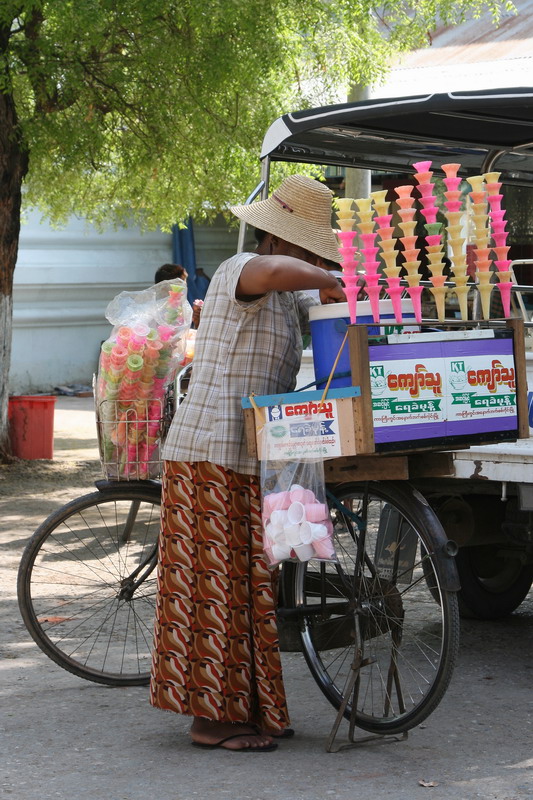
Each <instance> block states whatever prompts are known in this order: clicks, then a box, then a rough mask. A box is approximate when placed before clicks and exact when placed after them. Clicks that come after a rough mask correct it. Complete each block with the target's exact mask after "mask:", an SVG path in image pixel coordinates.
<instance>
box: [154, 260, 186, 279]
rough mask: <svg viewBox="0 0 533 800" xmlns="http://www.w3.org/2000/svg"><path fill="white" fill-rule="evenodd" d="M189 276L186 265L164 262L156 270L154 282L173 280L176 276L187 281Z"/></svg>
mask: <svg viewBox="0 0 533 800" xmlns="http://www.w3.org/2000/svg"><path fill="white" fill-rule="evenodd" d="M188 277H189V275H188V273H187V270H186V269H185V267H182V266H181V264H163V265H162V266H161V267H159V268H158V269H157V270H156V272H155V276H154V283H161V281H172V280H174V278H179V279H180V280H182V281H186V280H187V278H188Z"/></svg>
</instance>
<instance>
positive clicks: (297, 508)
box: [287, 501, 305, 525]
mask: <svg viewBox="0 0 533 800" xmlns="http://www.w3.org/2000/svg"><path fill="white" fill-rule="evenodd" d="M304 520H305V506H304V504H303V503H299V502H298V501H297V502H296V503H291V504H290V506H289V508H288V509H287V521H288V523H289V524H290V525H299V524H300V523H301V522H303V521H304Z"/></svg>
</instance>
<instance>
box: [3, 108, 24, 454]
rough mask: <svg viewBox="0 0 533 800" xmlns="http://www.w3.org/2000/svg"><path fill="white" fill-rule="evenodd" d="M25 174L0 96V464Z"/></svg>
mask: <svg viewBox="0 0 533 800" xmlns="http://www.w3.org/2000/svg"><path fill="white" fill-rule="evenodd" d="M27 171H28V155H27V152H26V148H25V146H24V143H23V140H22V136H21V132H20V128H19V125H18V119H17V113H16V109H15V103H14V100H13V97H12V95H11V94H9V93H5V94H2V93H0V462H1V461H6V460H9V457H10V446H9V436H8V421H7V408H8V396H9V368H10V364H11V329H12V319H13V273H14V271H15V264H16V263H17V252H18V243H19V233H20V204H21V197H22V182H23V180H24V176H25V175H26V172H27Z"/></svg>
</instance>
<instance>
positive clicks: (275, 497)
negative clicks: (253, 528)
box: [263, 492, 291, 516]
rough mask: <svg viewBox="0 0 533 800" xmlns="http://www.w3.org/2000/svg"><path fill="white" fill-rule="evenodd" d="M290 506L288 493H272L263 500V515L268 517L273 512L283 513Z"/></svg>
mask: <svg viewBox="0 0 533 800" xmlns="http://www.w3.org/2000/svg"><path fill="white" fill-rule="evenodd" d="M290 504H291V496H290V494H289V492H272V493H271V494H267V495H265V497H264V499H263V508H264V510H265V513H267V514H268V515H269V516H270V515H271V514H272V512H273V511H285V510H287V509H288V508H289V506H290Z"/></svg>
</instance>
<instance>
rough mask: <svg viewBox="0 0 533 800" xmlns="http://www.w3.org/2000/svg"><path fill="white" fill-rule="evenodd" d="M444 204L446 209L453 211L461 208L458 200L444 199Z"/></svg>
mask: <svg viewBox="0 0 533 800" xmlns="http://www.w3.org/2000/svg"><path fill="white" fill-rule="evenodd" d="M444 205H445V206H446V208H447V209H448V211H451V212H452V213H453V212H454V211H460V210H461V206H462V203H461V201H460V200H445V201H444Z"/></svg>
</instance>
